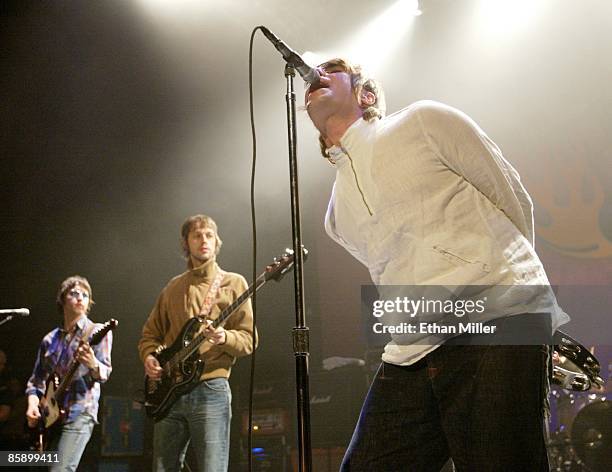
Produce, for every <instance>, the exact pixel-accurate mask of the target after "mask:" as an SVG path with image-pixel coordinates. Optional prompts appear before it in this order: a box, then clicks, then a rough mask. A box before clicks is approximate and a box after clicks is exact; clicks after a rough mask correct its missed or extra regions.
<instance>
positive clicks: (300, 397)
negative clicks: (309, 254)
mask: <svg viewBox="0 0 612 472" xmlns="http://www.w3.org/2000/svg"><path fill="white" fill-rule="evenodd" d="M285 78H286V79H287V94H286V96H285V98H286V102H287V132H288V139H289V179H290V186H291V231H292V236H293V251H294V255H295V264H294V266H293V274H294V285H295V319H296V326H295V328H293V333H292V335H293V351H294V355H295V372H296V393H297V427H298V452H299V456H298V470H299V472H311V470H312V450H311V443H310V393H309V387H308V384H309V378H308V356H309V354H310V352H309V350H310V347H309V332H308V327H307V326H306V315H305V304H304V272H303V269H302V267H303V263H304V254H303V252H302V229H301V218H300V203H299V191H298V166H297V129H296V122H295V118H296V113H295V91H294V89H293V79H294V78H295V67H294V65H293V64H291V63H287V65H286V66H285Z"/></svg>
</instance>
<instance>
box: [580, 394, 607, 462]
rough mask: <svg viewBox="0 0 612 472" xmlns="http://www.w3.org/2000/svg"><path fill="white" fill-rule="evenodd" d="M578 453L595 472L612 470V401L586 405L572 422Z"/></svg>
mask: <svg viewBox="0 0 612 472" xmlns="http://www.w3.org/2000/svg"><path fill="white" fill-rule="evenodd" d="M572 444H573V446H574V450H575V451H576V454H577V455H578V457H580V459H582V461H583V462H584V463H585V464H586V465H587V466H588V467H589V469H590V470H593V471H594V472H599V471H602V472H604V471H606V472H607V471H610V470H612V402H609V401H598V402H595V403H592V404H590V405H587V406H585V407H584V408H583V409H582V410H580V412H578V415H576V419H575V420H574V423H573V424H572Z"/></svg>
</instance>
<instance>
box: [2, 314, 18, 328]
mask: <svg viewBox="0 0 612 472" xmlns="http://www.w3.org/2000/svg"><path fill="white" fill-rule="evenodd" d="M13 316H15V315H6V318H4V319H3V320H2V321H0V326H2V325H3V324H4V323H8V322H9V321H11V320H12V319H13Z"/></svg>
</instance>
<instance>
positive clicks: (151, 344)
mask: <svg viewBox="0 0 612 472" xmlns="http://www.w3.org/2000/svg"><path fill="white" fill-rule="evenodd" d="M181 244H182V248H183V252H184V255H185V258H186V259H187V265H188V269H187V271H186V272H184V273H182V274H180V275H178V276H176V277H174V278H173V279H172V280H170V282H168V284H167V285H166V287H165V288H164V289H163V290H162V292H161V294H160V295H159V297H158V299H157V302H156V304H155V306H154V307H153V310H152V311H151V314H150V315H149V318H148V319H147V321H146V323H145V325H144V327H143V329H142V338H141V339H140V342H139V344H138V349H139V354H140V358H141V360H142V361H143V363H144V367H145V372H146V374H147V375H148V376H149V377H150V378H152V379H159V378H160V376H161V371H162V368H161V366H160V365H159V362H158V361H157V359H156V358H155V357H154V356H153V355H152V354H153V353H154V352H155V350H156V349H157V348H158V347H159V346H161V345H165V346H170V345H171V344H172V343H173V342H174V341H175V340H176V338H177V336H178V335H179V333H180V332H181V329H182V328H183V326H184V325H185V323H187V321H188V320H189V319H191V318H193V317H195V316H198V315H200V314H201V310H202V307H203V305H204V302H205V299H206V296H207V294H208V292H209V289H210V288H211V286H212V285H214V281H215V280H216V278H217V275H218V274H221V276H220V277H222V278H220V284H219V287H218V291H217V293H216V295H215V297H214V302H213V304H212V307H211V309H210V312H209V314H208V318H209V319H211V320H214V319H215V318H216V317H218V316H219V314H220V312H221V311H222V310H223V309H224V308H225V307H227V306H229V305H230V304H231V303H232V302H234V301H235V300H236V299H237V298H238V297H239V296H240V295H241V294H242V293H243V292H244V291H245V290H246V289H247V283H246V280H245V279H244V277H242V276H241V275H239V274H235V273H231V272H224V271H222V269H221V268H220V267H219V266H218V264H217V262H216V256H217V254H218V253H219V250H220V249H221V244H222V241H221V239H220V238H219V234H218V232H217V224H216V223H215V222H214V221H213V219H212V218H210V217H209V216H206V215H194V216H191V217H189V218H187V220H185V222H184V223H183V226H182V228H181ZM252 323H253V313H252V310H251V303H250V301H248V300H247V301H246V302H245V303H243V304H242V306H240V308H238V310H237V311H236V312H235V313H234V314H233V315H232V316H230V317H229V318H228V320H227V322H226V323H225V324H224V326H219V327H217V328H213V327H212V326H210V325H209V326H208V327H207V328H205V330H204V332H205V335H206V337H207V338H208V341H210V342H207V343H205V344H204V345H203V346H204V347H203V348H202V349H201V350H200V352H201V353H202V354H201V357H202V359H203V360H204V363H205V367H204V371H203V373H202V376H201V378H200V380H201V382H200V383H199V384H198V385H197V387H196V388H194V389H193V390H191V391H190V392H189V393H186V394H184V395H182V396H180V397H179V398H178V400H177V401H176V402H175V403H174V404H173V405H172V406H171V407H170V410H169V412H168V413H167V414H166V415H165V416H164V418H163V419H161V420H159V421H158V422H157V423H156V424H155V432H154V448H153V449H154V451H153V454H154V464H153V470H156V471H165V472H167V471H179V470H181V468H182V466H183V463H184V459H185V453H186V450H187V446H188V444H189V442H190V441H193V445H194V450H195V451H196V456H197V460H198V470H199V471H201V472H205V471H206V472H213V471H214V472H221V471H225V470H227V467H228V456H229V432H230V420H231V390H230V387H229V383H228V378H229V376H230V372H231V367H232V365H233V364H234V363H235V361H236V358H237V357H241V356H246V355H248V354H251V352H252V351H253V331H252Z"/></svg>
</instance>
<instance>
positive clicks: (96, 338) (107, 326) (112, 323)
mask: <svg viewBox="0 0 612 472" xmlns="http://www.w3.org/2000/svg"><path fill="white" fill-rule="evenodd" d="M118 324H119V322H118V321H117V320H116V319H114V318H111V319H110V320H108V321H107V322H106V323H104V325H103V326H102V327H101V328H100V329H98V330H96V332H95V333H94V334H93V336H92V337H91V340H90V341H89V345H90V346H95V345H96V344H99V343H100V341H102V340H103V339H104V336H106V334H107V333H108V332H109V331H111V330H113V329H115V328H116V327H117V325H118Z"/></svg>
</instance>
